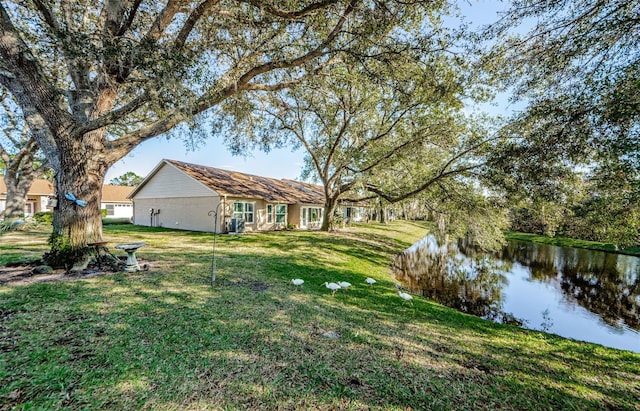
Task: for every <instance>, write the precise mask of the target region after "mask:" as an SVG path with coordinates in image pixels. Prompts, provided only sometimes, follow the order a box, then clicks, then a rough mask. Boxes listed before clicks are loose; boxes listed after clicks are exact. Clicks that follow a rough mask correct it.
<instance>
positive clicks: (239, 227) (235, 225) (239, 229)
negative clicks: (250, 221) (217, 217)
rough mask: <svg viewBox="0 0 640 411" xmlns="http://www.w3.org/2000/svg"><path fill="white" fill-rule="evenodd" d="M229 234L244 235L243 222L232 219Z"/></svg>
mask: <svg viewBox="0 0 640 411" xmlns="http://www.w3.org/2000/svg"><path fill="white" fill-rule="evenodd" d="M229 232H230V233H244V220H243V219H242V218H232V219H231V223H230V224H229Z"/></svg>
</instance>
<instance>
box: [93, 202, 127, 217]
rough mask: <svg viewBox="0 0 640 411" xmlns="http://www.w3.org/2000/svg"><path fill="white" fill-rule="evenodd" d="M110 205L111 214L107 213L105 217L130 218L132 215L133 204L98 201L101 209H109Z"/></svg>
mask: <svg viewBox="0 0 640 411" xmlns="http://www.w3.org/2000/svg"><path fill="white" fill-rule="evenodd" d="M110 207H112V210H113V214H111V215H110V214H108V213H107V217H106V218H131V217H133V204H127V203H115V202H104V203H100V208H101V209H103V210H104V209H107V210H108V209H109V208H110Z"/></svg>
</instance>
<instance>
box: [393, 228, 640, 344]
mask: <svg viewBox="0 0 640 411" xmlns="http://www.w3.org/2000/svg"><path fill="white" fill-rule="evenodd" d="M392 271H393V273H394V275H395V277H396V279H397V280H398V281H399V282H401V283H402V284H403V285H405V286H406V287H408V288H410V289H411V290H412V291H413V292H417V293H420V294H422V295H424V296H425V297H427V298H430V299H433V300H435V301H438V302H440V303H441V304H444V305H447V306H449V307H452V308H456V309H458V310H461V311H463V312H467V313H470V314H473V315H477V316H480V317H483V318H487V319H491V320H494V321H501V322H506V323H515V324H520V325H523V324H524V325H525V326H527V327H528V328H534V329H541V330H545V331H550V332H554V333H556V334H560V335H564V336H566V337H571V338H576V339H582V340H587V341H593V342H599V343H601V344H604V345H609V346H613V347H618V348H625V349H631V350H633V351H638V352H640V332H638V331H639V330H640V286H639V284H640V258H638V257H631V256H623V255H617V254H612V253H605V252H598V251H590V250H583V249H572V248H563V247H554V246H547V245H540V244H533V243H527V242H519V241H511V242H509V244H508V245H507V246H506V247H505V248H504V249H503V250H502V252H501V253H498V254H496V255H489V254H486V253H482V252H479V251H478V250H475V249H474V248H473V247H470V246H468V245H467V244H465V243H464V242H462V241H458V242H451V241H446V239H437V238H436V237H434V236H428V237H425V238H424V239H422V240H421V241H419V242H418V243H416V244H414V245H413V246H412V247H410V248H409V249H407V250H406V251H404V252H403V253H401V254H399V255H398V256H396V258H395V259H394V262H393V264H392ZM614 335H615V338H614V337H613V336H614ZM618 340H620V341H618Z"/></svg>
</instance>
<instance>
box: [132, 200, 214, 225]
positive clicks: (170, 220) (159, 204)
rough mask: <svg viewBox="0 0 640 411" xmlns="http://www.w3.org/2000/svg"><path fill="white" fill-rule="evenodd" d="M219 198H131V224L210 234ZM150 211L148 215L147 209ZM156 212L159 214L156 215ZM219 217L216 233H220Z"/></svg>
mask: <svg viewBox="0 0 640 411" xmlns="http://www.w3.org/2000/svg"><path fill="white" fill-rule="evenodd" d="M218 202H219V197H217V196H213V195H211V196H209V197H173V198H142V199H138V198H137V196H136V198H134V199H133V204H134V206H133V223H134V224H135V225H143V226H153V227H166V228H175V229H178V230H190V231H207V232H213V225H214V220H213V216H209V215H208V213H209V211H211V210H216V207H217V205H218ZM151 209H153V210H154V215H153V216H152V215H151V213H150V210H151ZM158 210H159V212H158ZM220 217H221V216H219V219H218V223H217V231H218V232H223V231H222V230H223V227H222V224H221V223H220V221H221V218H220Z"/></svg>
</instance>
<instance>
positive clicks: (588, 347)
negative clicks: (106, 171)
mask: <svg viewBox="0 0 640 411" xmlns="http://www.w3.org/2000/svg"><path fill="white" fill-rule="evenodd" d="M425 233H426V228H425V226H423V225H420V224H418V223H410V222H394V223H392V224H389V225H377V224H372V225H366V226H358V227H355V228H353V229H351V230H350V231H349V232H346V233H336V234H326V233H319V232H303V231H288V232H277V233H261V234H245V235H224V236H218V237H217V250H216V251H217V252H216V254H217V255H218V256H219V258H218V260H217V281H216V283H215V285H214V286H213V287H212V286H211V284H210V276H211V254H212V244H213V236H212V235H211V234H204V233H188V232H181V231H171V230H163V229H148V228H140V227H132V226H109V227H105V239H107V240H109V241H110V244H111V245H114V244H116V243H118V242H125V241H126V242H132V241H146V242H147V243H148V245H147V246H146V247H144V248H142V249H140V251H139V252H138V255H139V257H140V258H141V259H144V260H146V261H148V262H149V261H150V264H151V266H152V267H153V268H152V270H150V271H143V272H139V273H134V274H124V273H118V274H114V275H109V276H104V277H96V278H92V279H88V280H80V281H69V282H58V283H41V284H34V285H30V286H21V287H7V286H4V287H2V286H0V409H12V408H15V409H47V410H49V409H73V410H76V409H101V410H102V409H113V410H125V409H154V410H155V409H161V410H196V409H202V410H209V409H214V410H234V409H251V410H256V409H265V410H276V409H296V410H309V409H322V410H332V409H346V410H363V409H365V410H366V409H381V410H382V409H384V410H407V409H412V410H425V409H442V410H465V409H466V410H500V409H504V410H509V409H518V410H523V409H527V410H560V409H565V410H589V409H602V410H605V409H615V410H622V409H627V410H640V354H634V353H631V352H626V351H619V350H614V349H608V348H604V347H601V346H598V345H594V344H588V343H580V342H574V341H571V340H567V339H563V338H560V337H556V336H552V335H548V334H544V333H541V332H534V331H527V330H523V329H519V328H515V327H510V326H503V325H499V324H494V323H491V322H488V321H484V320H481V319H478V318H475V317H471V316H469V315H465V314H461V313H458V312H456V311H453V310H451V309H448V308H445V307H442V306H440V305H438V304H435V303H432V302H430V301H427V300H424V299H421V298H417V297H416V298H414V300H413V304H409V303H403V302H402V300H401V299H400V298H399V297H398V296H397V294H396V289H395V287H394V285H393V279H392V278H391V277H390V274H389V265H390V261H391V257H392V256H393V255H394V254H395V253H397V252H399V251H402V250H403V249H405V248H406V247H408V246H409V245H410V244H411V243H413V242H414V241H415V240H417V239H419V238H421V237H422V236H424V235H425ZM46 237H47V234H46V233H10V234H7V235H5V236H3V237H0V253H1V255H2V258H5V261H6V260H8V259H12V260H15V259H19V258H22V256H26V257H29V256H35V255H38V254H39V253H42V252H43V251H44V250H45V249H46ZM14 250H15V252H14ZM120 253H121V252H120ZM114 254H118V252H117V250H114ZM7 255H10V257H5V256H7ZM366 277H373V278H375V279H376V280H378V283H377V284H375V285H374V286H368V285H366V284H365V283H364V279H365V278H366ZM292 278H302V279H304V280H305V283H304V285H302V286H301V287H295V286H293V285H292V284H290V282H289V281H290V279H292ZM340 280H345V281H349V282H351V283H352V284H353V286H352V287H351V288H350V289H349V290H347V291H342V292H338V293H336V295H335V296H332V295H331V293H330V292H329V291H328V290H327V289H326V288H324V287H323V286H322V283H323V282H325V281H340ZM329 331H333V332H334V333H337V334H338V335H339V338H337V339H335V338H327V337H325V336H323V334H324V333H326V332H329Z"/></svg>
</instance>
